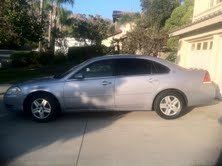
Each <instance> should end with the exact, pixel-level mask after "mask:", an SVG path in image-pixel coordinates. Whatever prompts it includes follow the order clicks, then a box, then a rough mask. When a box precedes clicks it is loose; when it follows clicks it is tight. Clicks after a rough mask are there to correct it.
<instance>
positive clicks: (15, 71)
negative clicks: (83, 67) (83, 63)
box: [0, 64, 72, 84]
mask: <svg viewBox="0 0 222 166" xmlns="http://www.w3.org/2000/svg"><path fill="white" fill-rule="evenodd" d="M71 66H72V65H70V64H68V65H67V64H66V65H59V66H58V65H56V66H47V67H39V68H10V69H1V70H0V84H12V83H16V82H20V81H26V80H29V79H32V78H37V77H44V76H51V75H55V74H59V73H61V72H64V71H66V70H68V69H69V68H70V67H71Z"/></svg>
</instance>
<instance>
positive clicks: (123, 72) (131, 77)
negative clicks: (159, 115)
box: [115, 58, 159, 110]
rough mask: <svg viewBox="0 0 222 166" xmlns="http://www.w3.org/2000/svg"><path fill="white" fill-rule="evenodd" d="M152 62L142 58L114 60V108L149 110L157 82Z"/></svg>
mask: <svg viewBox="0 0 222 166" xmlns="http://www.w3.org/2000/svg"><path fill="white" fill-rule="evenodd" d="M153 69H154V67H153V63H152V61H149V60H146V59H142V58H121V59H118V60H116V80H115V106H116V108H117V109H120V110H146V109H150V108H151V105H152V100H153V94H154V92H155V91H156V88H157V86H158V83H159V82H158V80H157V79H155V78H154V77H153V76H152V70H153Z"/></svg>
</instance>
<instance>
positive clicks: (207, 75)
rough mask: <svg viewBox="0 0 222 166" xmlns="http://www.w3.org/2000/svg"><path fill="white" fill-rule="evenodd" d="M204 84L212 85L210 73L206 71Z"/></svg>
mask: <svg viewBox="0 0 222 166" xmlns="http://www.w3.org/2000/svg"><path fill="white" fill-rule="evenodd" d="M203 83H211V79H210V74H209V72H208V71H206V73H205V75H204V79H203Z"/></svg>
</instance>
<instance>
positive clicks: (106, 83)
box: [102, 81, 111, 86]
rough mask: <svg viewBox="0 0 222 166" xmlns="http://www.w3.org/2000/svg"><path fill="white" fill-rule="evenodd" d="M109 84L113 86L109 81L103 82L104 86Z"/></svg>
mask: <svg viewBox="0 0 222 166" xmlns="http://www.w3.org/2000/svg"><path fill="white" fill-rule="evenodd" d="M109 84H111V82H109V81H103V82H102V85H104V86H106V85H109Z"/></svg>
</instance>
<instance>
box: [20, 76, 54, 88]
mask: <svg viewBox="0 0 222 166" xmlns="http://www.w3.org/2000/svg"><path fill="white" fill-rule="evenodd" d="M55 81H57V79H55V78H53V76H49V77H40V78H35V79H32V80H28V81H24V82H21V83H18V84H16V85H17V86H26V85H33V84H38V85H40V84H48V83H51V82H55Z"/></svg>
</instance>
